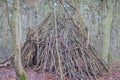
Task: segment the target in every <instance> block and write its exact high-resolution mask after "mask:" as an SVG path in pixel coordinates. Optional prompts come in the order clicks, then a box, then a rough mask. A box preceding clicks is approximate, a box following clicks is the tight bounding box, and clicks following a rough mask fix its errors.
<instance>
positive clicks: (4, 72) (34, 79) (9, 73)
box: [0, 62, 120, 80]
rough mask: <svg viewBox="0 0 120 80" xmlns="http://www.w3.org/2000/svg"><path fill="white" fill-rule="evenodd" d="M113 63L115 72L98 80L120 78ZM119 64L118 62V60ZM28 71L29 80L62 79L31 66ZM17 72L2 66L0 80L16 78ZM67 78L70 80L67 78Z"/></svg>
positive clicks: (119, 73)
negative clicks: (37, 70)
mask: <svg viewBox="0 0 120 80" xmlns="http://www.w3.org/2000/svg"><path fill="white" fill-rule="evenodd" d="M112 64H113V70H114V71H113V72H111V73H108V74H105V75H104V76H102V77H98V78H97V80H120V69H119V68H118V67H119V66H116V67H115V64H114V63H112ZM116 64H118V62H116ZM25 71H26V73H27V77H28V80H60V78H59V77H58V76H57V75H55V74H49V73H42V72H34V71H33V70H32V69H31V68H27V69H25ZM15 78H16V74H15V69H14V68H12V67H3V68H0V80H15ZM65 80H70V79H68V78H65Z"/></svg>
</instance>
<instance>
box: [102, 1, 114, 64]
mask: <svg viewBox="0 0 120 80" xmlns="http://www.w3.org/2000/svg"><path fill="white" fill-rule="evenodd" d="M101 4H102V8H101V9H102V11H103V13H104V19H103V27H102V28H103V41H102V51H101V58H102V59H103V60H105V61H106V62H107V63H108V54H109V48H110V33H111V24H112V17H113V4H109V2H108V0H103V1H102V3H101Z"/></svg>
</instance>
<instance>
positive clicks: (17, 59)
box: [11, 0, 27, 80]
mask: <svg viewBox="0 0 120 80" xmlns="http://www.w3.org/2000/svg"><path fill="white" fill-rule="evenodd" d="M11 28H12V31H13V40H14V42H15V43H14V47H13V49H14V53H15V56H14V66H15V70H16V75H17V78H16V80H27V77H26V73H25V71H24V70H23V67H22V63H21V49H20V34H19V33H20V32H19V0H13V18H12V23H11Z"/></svg>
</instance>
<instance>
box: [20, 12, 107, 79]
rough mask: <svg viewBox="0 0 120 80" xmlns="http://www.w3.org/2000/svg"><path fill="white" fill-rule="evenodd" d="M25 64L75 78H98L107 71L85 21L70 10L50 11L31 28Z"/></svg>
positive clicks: (24, 53)
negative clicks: (91, 39) (67, 11)
mask: <svg viewBox="0 0 120 80" xmlns="http://www.w3.org/2000/svg"><path fill="white" fill-rule="evenodd" d="M22 63H23V66H26V67H28V66H35V68H34V70H35V71H41V72H49V73H55V74H58V75H60V76H61V78H63V77H69V78H71V79H74V80H80V79H84V80H86V79H87V78H89V79H95V78H96V77H98V76H102V75H103V74H104V73H106V72H108V69H107V65H106V64H105V63H104V61H102V60H101V59H100V58H99V57H98V54H97V53H96V51H95V49H94V48H93V47H92V46H91V45H90V44H89V36H88V32H87V31H86V28H85V26H83V22H80V21H76V20H75V19H73V17H71V16H69V15H68V14H67V13H65V14H62V15H59V14H57V13H54V15H53V14H50V15H48V17H47V18H46V19H45V20H44V21H43V23H41V25H39V26H37V27H34V28H29V31H28V34H27V38H26V42H25V43H24V46H23V47H22Z"/></svg>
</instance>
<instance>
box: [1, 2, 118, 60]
mask: <svg viewBox="0 0 120 80" xmlns="http://www.w3.org/2000/svg"><path fill="white" fill-rule="evenodd" d="M6 1H7V4H6ZM68 1H69V3H65V5H66V7H67V8H68V9H69V10H70V11H71V12H72V13H71V14H76V15H78V14H79V15H80V16H78V17H77V18H79V19H80V20H82V21H83V22H84V23H85V24H84V25H85V26H86V27H87V29H88V32H89V36H90V37H89V41H90V44H91V45H93V46H94V48H95V49H96V51H97V52H98V53H99V55H101V53H102V52H104V51H103V48H104V46H106V44H109V46H107V47H105V48H104V49H105V50H109V52H108V53H106V54H107V56H108V57H107V58H108V60H112V61H119V60H120V15H119V14H120V0H78V1H79V3H78V2H77V1H76V3H73V1H74V0H68ZM46 4H48V3H47V0H37V3H35V1H34V0H20V16H19V19H20V22H19V25H20V26H21V27H20V28H21V31H20V32H21V34H22V36H21V44H23V43H24V42H25V39H26V33H27V31H28V28H29V27H35V26H37V25H39V24H40V23H41V22H42V21H43V19H44V18H45V17H46V15H47V14H48V13H49V12H50V11H52V9H51V8H50V7H49V5H46ZM51 4H52V3H51ZM71 4H72V5H74V6H76V5H75V4H78V5H79V6H76V7H77V9H78V11H79V12H78V13H74V6H72V7H70V5H71ZM12 7H13V6H12V0H0V58H7V57H8V56H9V55H10V54H12V52H13V50H12V46H13V39H12V35H11V31H10V28H9V22H10V20H9V19H12ZM36 7H37V10H38V13H37V16H38V18H36ZM8 17H9V19H8ZM107 26H108V27H107ZM105 35H107V37H106V36H105ZM105 37H106V38H105ZM109 41H110V43H109Z"/></svg>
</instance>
